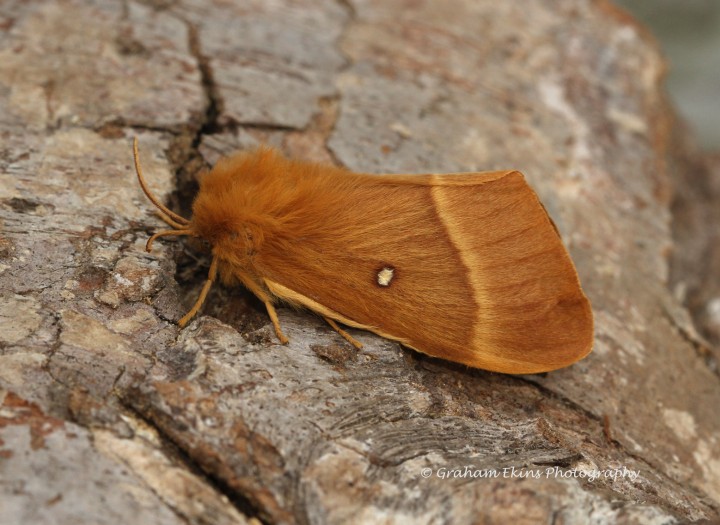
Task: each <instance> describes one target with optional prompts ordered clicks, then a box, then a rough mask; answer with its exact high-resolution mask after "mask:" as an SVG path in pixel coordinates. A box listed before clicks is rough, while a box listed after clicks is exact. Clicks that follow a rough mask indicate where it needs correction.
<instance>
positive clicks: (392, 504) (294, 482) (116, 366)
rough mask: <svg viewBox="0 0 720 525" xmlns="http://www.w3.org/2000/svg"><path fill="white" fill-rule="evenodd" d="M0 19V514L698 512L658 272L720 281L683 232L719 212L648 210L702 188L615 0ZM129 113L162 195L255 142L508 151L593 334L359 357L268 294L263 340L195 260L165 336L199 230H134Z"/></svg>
mask: <svg viewBox="0 0 720 525" xmlns="http://www.w3.org/2000/svg"><path fill="white" fill-rule="evenodd" d="M0 31H1V32H0V133H1V135H2V146H0V296H1V297H0V523H3V524H4V523H33V524H36V523H85V522H87V523H98V524H104V523H108V524H109V523H119V522H138V523H140V522H141V523H148V524H155V523H169V524H170V523H197V524H206V523H213V524H218V523H245V522H248V523H249V522H253V521H254V520H256V519H260V520H262V521H263V522H265V523H288V524H293V523H300V524H306V523H318V524H320V523H404V522H409V523H434V524H435V523H499V524H500V523H510V522H512V523H528V524H530V523H532V524H534V523H589V522H593V523H623V524H624V523H627V524H630V523H632V524H635V523H638V524H640V523H648V524H649V523H670V522H673V521H674V520H679V521H683V522H687V521H700V520H706V521H709V522H713V521H717V520H720V438H719V437H718V436H720V418H718V415H717V407H718V406H720V381H719V379H720V378H719V377H718V372H717V356H718V353H717V347H716V346H713V344H717V339H713V336H712V326H711V325H709V324H707V323H705V324H703V325H702V326H703V327H704V328H707V329H706V330H705V331H704V332H702V333H703V334H705V336H707V337H708V338H709V339H710V341H711V342H710V343H708V342H707V341H706V340H705V339H704V338H703V335H701V333H700V332H698V330H696V325H695V324H694V320H693V318H692V316H691V314H690V311H689V310H688V309H687V308H686V306H685V304H684V302H683V301H684V299H685V297H683V296H682V295H681V294H678V293H675V292H676V291H677V289H678V283H680V284H682V283H684V282H686V283H687V282H689V283H690V288H691V289H692V290H694V291H697V290H702V289H703V284H704V283H706V282H707V283H717V282H718V272H717V265H715V266H714V267H712V266H709V265H705V266H704V267H703V268H704V270H703V271H702V272H701V273H699V274H696V272H695V266H694V264H693V262H694V261H693V256H692V255H691V254H702V253H706V251H703V250H707V249H708V246H709V241H708V239H712V238H714V237H712V236H711V235H709V234H708V229H707V228H705V227H704V225H703V224H702V221H701V220H697V218H690V219H689V218H687V217H688V216H687V214H686V215H684V216H681V217H680V219H678V220H676V215H673V213H674V212H675V213H677V212H678V210H688V209H692V203H693V202H694V199H700V200H702V206H703V208H702V209H703V210H707V211H706V213H707V214H709V215H712V212H711V211H709V210H713V209H720V207H718V206H717V200H718V199H717V196H718V195H719V193H717V192H715V193H712V192H706V193H705V194H703V195H697V192H695V193H693V192H692V191H687V187H692V186H693V184H695V183H696V182H697V178H693V177H692V173H693V172H692V170H691V167H692V166H693V165H694V164H693V162H699V161H697V157H696V156H695V155H694V154H693V153H692V150H691V146H687V144H686V141H687V140H688V139H687V137H686V135H685V133H684V132H683V131H677V130H675V124H674V122H675V120H674V117H673V109H672V108H671V107H670V106H669V104H668V103H667V101H666V100H665V97H664V92H663V88H662V79H663V74H664V71H665V64H664V62H663V59H662V57H661V55H660V54H659V52H658V49H657V46H656V44H655V43H654V41H653V39H652V37H651V36H650V35H649V34H648V33H647V32H646V31H645V30H644V29H643V28H642V27H641V26H639V25H638V24H637V23H636V22H635V21H634V20H633V19H632V18H630V17H629V16H628V15H626V14H625V13H624V12H623V11H620V10H619V9H618V8H616V7H614V6H613V5H612V4H611V3H609V2H608V1H605V0H559V1H541V0H532V1H528V2H490V1H485V0H482V1H480V0H456V1H453V2H433V1H432V0H419V1H413V2H410V1H402V0H392V1H380V0H338V1H336V2H333V1H330V0H325V1H320V0H301V1H291V0H277V1H274V2H266V1H264V0H247V1H243V0H233V1H224V0H212V1H204V0H178V1H160V0H147V1H142V2H134V1H124V2H110V1H101V0H61V1H59V2H57V1H50V0H38V1H36V2H23V1H21V0H10V1H4V2H3V3H2V5H0ZM135 136H137V137H138V138H139V141H140V146H141V158H142V161H143V165H144V170H145V174H146V178H147V179H148V181H149V183H150V186H151V187H152V189H153V191H155V193H156V194H158V195H159V196H161V197H162V198H163V199H165V200H166V201H167V202H170V203H171V205H172V206H174V207H175V208H176V209H177V210H178V211H181V212H182V213H183V214H184V215H186V216H187V215H188V214H189V204H190V202H191V199H192V195H193V193H194V191H195V188H196V183H195V180H196V178H195V177H196V175H197V174H198V172H199V171H200V170H201V169H203V168H205V167H206V166H209V165H212V164H213V163H214V162H215V161H216V160H217V159H218V158H219V157H220V156H222V155H226V154H229V153H231V152H232V151H234V150H236V149H241V148H246V147H251V146H253V145H256V144H260V143H269V144H272V145H275V146H278V147H280V148H281V149H282V150H284V151H285V152H286V153H287V154H288V155H291V156H295V157H299V158H306V159H310V160H315V161H323V162H331V163H336V164H338V165H342V166H346V167H348V168H350V169H352V170H355V171H362V172H378V173H383V172H402V173H410V172H452V171H478V170H494V169H507V168H513V169H520V170H521V171H523V172H524V173H525V174H526V176H527V177H528V179H529V181H530V183H531V184H532V186H533V187H534V188H535V189H536V191H537V192H538V194H539V195H540V197H541V200H542V201H543V202H544V204H545V206H546V207H547V209H548V211H549V213H550V214H551V216H552V217H553V219H554V221H555V223H556V224H557V226H558V228H559V230H560V232H561V234H562V236H563V239H564V241H565V242H566V244H567V246H568V247H569V250H570V252H571V255H572V257H573V259H574V261H575V263H576V265H577V268H578V272H579V274H580V279H581V281H582V283H583V286H584V289H585V290H586V292H587V294H588V296H589V298H590V299H591V301H592V304H593V310H594V315H595V321H596V328H595V331H596V334H595V335H596V338H595V345H594V351H593V352H592V354H591V355H590V356H589V357H587V358H586V359H584V360H583V361H581V362H579V363H577V364H575V365H573V366H571V367H569V368H566V369H563V370H559V371H556V372H551V373H547V374H539V375H528V376H507V375H501V374H494V373H489V372H484V371H480V370H472V369H468V368H466V367H463V366H459V365H455V364H452V363H448V362H444V361H442V360H437V359H431V358H428V357H425V356H422V355H420V354H418V353H416V352H413V351H412V350H408V349H405V348H402V347H400V346H399V345H397V344H395V343H392V342H389V341H387V340H385V339H382V338H380V337H377V336H375V335H373V334H370V333H366V332H362V331H359V330H351V332H352V335H353V336H354V337H356V338H357V339H359V340H360V341H362V342H363V343H364V345H365V348H364V349H363V350H362V351H359V352H356V351H354V350H353V349H351V347H349V345H347V343H346V342H345V341H344V340H343V339H341V338H340V337H339V336H338V335H337V334H336V333H334V332H333V331H332V329H330V328H329V327H328V326H327V325H326V324H325V323H324V322H323V321H322V319H320V318H318V317H317V316H315V315H313V314H311V313H309V312H303V311H300V312H297V311H294V310H292V309H288V308H281V309H280V310H279V316H280V321H281V323H282V325H283V328H284V330H285V332H286V334H287V335H288V336H289V337H290V343H289V345H287V346H282V345H280V344H278V343H277V341H276V339H275V336H274V333H273V330H272V325H271V324H270V322H269V319H268V318H267V316H266V315H265V313H264V311H263V309H262V307H261V306H262V305H260V304H259V303H258V302H257V301H256V300H255V299H253V298H252V297H251V296H250V295H249V294H248V293H247V292H245V291H243V290H240V289H223V288H222V287H219V286H216V287H215V288H214V289H213V290H212V292H211V294H210V296H209V298H208V302H207V304H206V306H205V307H204V310H203V312H202V315H200V316H198V317H197V318H196V319H195V320H194V321H193V322H192V323H191V324H190V325H189V327H188V328H186V329H185V330H181V329H179V328H178V327H177V325H176V324H175V321H177V320H178V319H179V318H180V317H181V316H182V315H183V314H184V313H185V311H186V310H187V308H188V307H189V306H190V305H191V304H192V303H193V301H194V299H195V297H196V296H197V293H198V291H199V288H200V287H201V286H202V284H203V281H204V279H205V277H206V272H207V264H208V260H207V257H206V255H207V254H206V251H204V247H203V246H202V245H197V246H196V245H193V243H184V242H183V241H177V240H167V241H162V242H158V243H156V245H155V249H154V250H153V252H152V253H150V254H148V253H145V251H144V243H145V241H146V239H147V237H148V235H149V234H151V233H152V232H154V231H157V230H158V229H159V228H161V226H162V223H161V221H160V220H159V219H158V218H157V217H155V216H154V215H153V213H152V206H151V204H150V203H149V202H148V201H147V200H146V199H145V198H144V196H143V194H142V192H141V191H140V189H139V187H138V185H137V183H136V181H135V175H134V171H133V168H132V153H131V140H132V138H133V137H135ZM715 165H717V164H715ZM713 173H714V175H713ZM716 174H717V172H716V171H715V172H713V171H712V169H711V168H708V169H706V170H705V171H702V172H701V171H700V170H697V175H698V176H703V177H705V178H704V179H703V180H704V181H705V182H704V183H708V184H710V183H709V182H708V181H712V180H713V179H712V177H716V176H717V175H716ZM698 184H700V183H699V182H698ZM709 215H708V216H709ZM673 233H675V237H673ZM689 239H695V240H696V242H695V244H692V243H691V242H690V241H689ZM674 248H675V249H676V250H684V251H682V252H681V253H677V252H676V254H675V255H672V251H673V249H674ZM713 253H715V252H713ZM671 262H672V279H671ZM713 286H715V284H713ZM681 287H682V286H681ZM712 289H713V290H717V288H716V287H714V288H712ZM711 295H712V294H711ZM692 297H698V294H697V293H695V294H694V295H692ZM702 300H703V301H705V302H704V303H703V304H710V302H711V300H712V297H707V296H703V298H702ZM691 311H692V312H693V314H696V317H697V316H699V315H700V314H698V312H699V311H700V310H698V309H697V308H694V307H693V306H692V304H691ZM448 315H451V313H449V314H448ZM590 472H596V473H599V474H598V477H597V478H592V477H589V474H588V473H590Z"/></svg>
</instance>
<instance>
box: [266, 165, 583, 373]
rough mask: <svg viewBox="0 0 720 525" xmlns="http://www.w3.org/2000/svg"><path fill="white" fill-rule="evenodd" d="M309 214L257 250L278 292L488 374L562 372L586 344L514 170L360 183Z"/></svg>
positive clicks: (571, 286) (572, 298)
mask: <svg viewBox="0 0 720 525" xmlns="http://www.w3.org/2000/svg"><path fill="white" fill-rule="evenodd" d="M310 208H312V206H310ZM309 213H310V216H311V218H310V222H312V221H313V220H315V221H316V222H317V221H325V223H326V227H325V228H322V227H317V228H316V229H315V230H312V231H310V232H309V233H308V234H306V235H303V236H299V237H302V238H299V237H298V238H296V242H294V243H292V242H291V241H285V242H279V243H277V244H276V245H273V243H272V242H270V243H269V244H268V243H267V242H266V246H264V247H263V252H262V253H261V254H258V259H257V260H258V265H259V270H260V272H261V274H262V275H265V276H266V278H267V280H266V283H267V284H268V286H269V288H270V289H271V291H272V292H273V293H275V294H276V295H278V296H279V297H282V298H284V299H287V300H289V301H291V302H294V303H299V304H302V305H304V306H306V307H308V308H310V309H312V310H315V311H317V312H318V313H321V314H323V315H326V316H329V317H332V318H334V319H337V320H338V321H340V322H343V323H346V324H349V325H351V326H357V327H363V328H366V329H368V330H372V331H374V332H376V333H379V334H381V335H383V336H385V337H389V338H392V339H396V340H399V341H401V342H403V343H404V344H406V345H407V346H410V347H412V348H414V349H417V350H419V351H420V352H423V353H426V354H429V355H433V356H437V357H441V358H443V359H448V360H451V361H456V362H459V363H464V364H467V365H470V366H473V367H478V368H483V369H487V370H494V371H498V372H505V373H534V372H542V371H547V370H553V369H556V368H561V367H563V366H566V365H569V364H571V363H573V362H575V361H577V360H578V359H580V358H582V357H584V356H585V355H586V354H587V353H588V352H590V350H591V348H592V340H593V320H592V312H591V309H590V304H589V302H588V300H587V298H586V297H585V295H584V294H583V292H582V289H581V287H580V283H579V280H578V277H577V273H576V271H575V268H574V266H573V264H572V261H571V260H570V257H569V255H568V253H567V251H566V249H565V247H564V246H563V244H562V241H561V239H560V236H559V235H558V233H557V230H556V229H555V227H554V225H553V224H552V222H551V220H550V218H549V217H548V215H547V213H546V211H545V209H544V208H543V206H542V204H541V203H540V202H539V200H538V198H537V196H536V195H535V193H534V191H533V190H532V189H531V188H530V187H529V186H528V185H527V183H526V182H525V179H524V177H523V176H522V174H521V173H519V172H517V171H510V172H489V173H466V174H453V175H386V176H360V177H358V178H357V182H356V183H354V184H353V185H352V186H350V187H344V188H343V190H342V191H341V192H339V194H338V195H334V196H332V197H330V198H328V199H327V201H326V202H325V203H324V204H323V206H322V209H318V210H314V211H311V212H309ZM312 214H322V218H317V217H315V218H312ZM306 219H307V217H306ZM383 268H392V269H393V270H394V272H393V278H392V280H391V281H390V283H389V286H386V287H383V286H380V285H379V284H378V282H377V274H378V272H379V271H381V270H382V269H383Z"/></svg>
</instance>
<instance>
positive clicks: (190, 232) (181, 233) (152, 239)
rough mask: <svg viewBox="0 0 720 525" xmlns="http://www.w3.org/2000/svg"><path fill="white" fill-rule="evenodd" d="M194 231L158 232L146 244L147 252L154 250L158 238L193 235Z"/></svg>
mask: <svg viewBox="0 0 720 525" xmlns="http://www.w3.org/2000/svg"><path fill="white" fill-rule="evenodd" d="M192 234H193V231H192V230H190V229H187V228H186V229H182V230H181V229H178V230H163V231H161V232H157V233H156V234H154V235H153V236H152V237H150V238H149V239H148V241H147V244H145V251H148V252H149V251H150V250H152V245H153V243H154V242H155V239H157V238H158V237H168V236H170V235H192Z"/></svg>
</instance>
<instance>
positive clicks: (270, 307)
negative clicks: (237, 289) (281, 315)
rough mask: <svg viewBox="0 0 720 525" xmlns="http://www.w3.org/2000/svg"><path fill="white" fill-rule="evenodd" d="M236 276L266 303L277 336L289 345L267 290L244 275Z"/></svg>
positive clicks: (240, 273)
mask: <svg viewBox="0 0 720 525" xmlns="http://www.w3.org/2000/svg"><path fill="white" fill-rule="evenodd" d="M235 276H236V277H237V278H238V279H240V282H242V283H243V285H245V288H247V289H248V290H250V291H251V292H252V293H254V294H255V297H257V298H258V299H260V300H261V301H262V302H263V303H265V309H266V310H267V313H268V316H269V317H270V320H271V321H272V324H273V327H274V328H275V335H276V336H277V338H278V339H279V340H280V342H281V343H282V344H287V343H288V341H290V340H289V339H288V338H287V337H286V336H285V334H284V333H283V331H282V329H281V328H280V320H279V319H278V316H277V312H276V311H275V307H274V306H273V305H272V302H270V296H269V295H268V294H267V293H266V292H265V290H263V289H262V288H261V287H260V286H258V284H257V283H256V282H255V281H254V280H253V279H251V278H250V277H249V276H247V275H245V274H244V273H242V272H235Z"/></svg>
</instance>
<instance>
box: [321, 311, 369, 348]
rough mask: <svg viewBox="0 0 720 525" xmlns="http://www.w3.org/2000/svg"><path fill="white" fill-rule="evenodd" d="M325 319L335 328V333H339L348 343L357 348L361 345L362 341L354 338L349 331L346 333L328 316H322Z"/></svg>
mask: <svg viewBox="0 0 720 525" xmlns="http://www.w3.org/2000/svg"><path fill="white" fill-rule="evenodd" d="M323 319H325V320H326V321H327V323H328V324H329V325H330V326H331V327H332V328H333V330H335V331H336V332H337V333H339V334H340V335H341V336H342V337H343V338H344V339H345V340H346V341H347V342H348V343H350V344H351V345H353V346H354V347H355V348H357V349H358V350H359V349H360V348H362V347H363V345H362V343H361V342H360V341H358V340H357V339H355V338H354V337H353V336H351V335H350V334H349V333H347V332H346V331H345V330H343V329H342V328H340V327H339V326H338V324H337V323H336V322H335V321H333V320H332V319H330V318H329V317H323Z"/></svg>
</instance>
